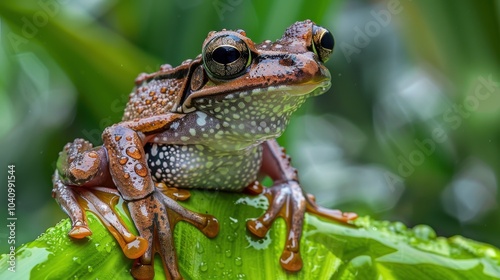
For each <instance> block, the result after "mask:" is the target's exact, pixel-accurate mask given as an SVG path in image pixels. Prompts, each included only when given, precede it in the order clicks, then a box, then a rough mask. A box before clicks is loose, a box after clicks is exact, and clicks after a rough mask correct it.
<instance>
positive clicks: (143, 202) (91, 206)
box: [53, 20, 356, 279]
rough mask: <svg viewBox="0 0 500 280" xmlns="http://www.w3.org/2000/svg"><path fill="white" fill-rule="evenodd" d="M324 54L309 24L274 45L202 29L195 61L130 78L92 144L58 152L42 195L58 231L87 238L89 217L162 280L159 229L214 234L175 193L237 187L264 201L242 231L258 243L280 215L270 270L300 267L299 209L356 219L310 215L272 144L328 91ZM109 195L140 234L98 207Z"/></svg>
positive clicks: (168, 242) (325, 45)
mask: <svg viewBox="0 0 500 280" xmlns="http://www.w3.org/2000/svg"><path fill="white" fill-rule="evenodd" d="M332 50H333V37H331V35H330V33H329V32H328V31H327V30H326V29H324V28H321V27H319V26H316V25H315V24H314V23H313V22H311V21H309V20H306V21H303V22H297V23H295V24H293V25H292V26H290V27H289V28H288V29H287V30H286V32H285V34H284V35H283V37H282V38H281V39H279V40H277V41H276V42H271V41H265V42H263V43H261V44H257V45H256V44H254V43H253V42H252V41H251V40H250V39H249V38H247V37H246V34H245V32H244V31H241V30H239V31H226V30H223V31H220V32H210V33H209V35H208V37H207V39H206V40H205V42H204V44H203V53H202V55H200V56H198V57H196V58H195V59H193V60H186V61H184V62H183V63H182V64H181V65H180V66H178V67H175V68H173V67H171V66H170V65H164V66H162V67H161V69H160V71H158V72H156V73H152V74H141V75H139V77H138V78H137V79H136V87H135V88H134V90H133V91H132V93H131V94H130V99H129V102H128V104H127V107H126V108H125V113H124V115H123V119H122V122H120V123H118V124H115V125H113V126H111V127H108V128H106V129H105V131H104V132H103V136H102V137H103V146H100V147H96V148H93V147H92V145H91V144H90V143H88V142H86V141H84V140H81V139H77V140H75V141H74V142H73V143H69V144H67V145H66V146H65V148H64V150H63V152H61V155H60V158H59V161H58V170H56V172H55V174H54V179H53V181H54V189H53V195H54V197H55V198H56V200H57V201H58V202H59V204H60V205H61V207H62V208H63V210H65V211H66V213H67V214H68V215H69V216H70V218H71V220H72V223H73V226H72V230H71V231H70V233H69V235H70V236H72V237H74V238H83V237H85V236H88V235H90V234H91V232H90V229H89V228H88V226H87V222H86V217H85V212H84V210H90V211H92V212H94V213H96V214H97V215H98V216H99V217H100V219H101V220H102V221H103V222H104V224H105V225H106V226H107V227H108V229H109V230H110V231H111V232H112V233H113V234H114V236H115V237H116V238H117V240H118V242H119V243H120V245H121V247H122V249H123V252H124V253H125V254H126V255H127V257H129V258H132V259H136V262H135V264H134V266H133V268H132V271H131V272H132V275H133V276H134V277H135V278H141V279H150V278H153V276H154V273H153V271H154V270H153V267H152V265H153V255H154V254H155V253H159V254H160V256H161V257H162V261H163V263H164V265H165V267H166V268H167V271H166V272H165V273H166V275H167V276H168V277H170V278H173V279H179V278H181V275H180V273H179V269H178V267H177V260H176V253H175V247H174V246H173V236H172V231H171V229H173V227H174V225H171V224H170V223H175V222H176V221H178V220H184V221H187V222H189V223H191V224H193V225H194V226H196V227H197V228H199V229H200V230H201V231H202V232H203V233H204V234H205V235H206V236H208V237H214V236H215V235H217V233H218V229H219V225H218V222H217V220H216V219H215V218H214V217H212V216H210V215H205V214H200V213H195V212H191V211H189V210H186V209H184V208H183V207H182V206H180V205H179V204H178V203H177V202H175V200H177V199H187V197H188V196H189V193H188V192H187V191H185V190H183V189H188V188H204V189H219V190H231V191H241V190H242V189H244V188H245V187H246V190H247V191H248V192H251V193H252V192H253V193H262V192H263V193H264V194H265V195H266V197H267V198H268V199H269V201H270V207H269V209H268V210H267V211H266V213H265V214H264V215H262V216H261V217H260V218H258V219H254V220H251V221H249V222H248V223H247V226H248V229H249V230H250V231H251V232H252V233H253V234H255V235H257V236H259V237H263V236H264V235H265V234H266V232H267V231H268V229H269V228H270V226H271V225H272V223H273V221H274V220H275V219H276V218H277V217H279V216H281V217H283V218H285V221H286V222H287V224H288V238H287V240H286V243H285V248H284V250H283V255H282V256H281V265H282V266H283V268H285V269H286V270H288V271H297V270H300V269H301V267H302V260H301V258H300V251H299V240H300V236H301V231H302V222H303V216H304V213H305V211H310V212H313V213H316V214H319V215H322V216H325V217H328V218H331V219H336V220H340V221H348V220H351V219H353V218H355V217H356V216H355V214H352V213H341V212H340V211H336V210H328V209H324V208H321V207H319V206H317V205H316V204H315V203H314V201H313V200H312V198H310V197H308V196H306V195H304V193H303V192H302V190H301V188H300V186H299V184H298V177H297V172H296V170H295V169H294V168H293V167H291V166H290V160H289V158H288V157H287V156H286V154H285V152H284V150H283V149H282V148H280V147H279V145H278V144H277V142H276V141H275V140H274V139H276V138H277V137H279V136H280V135H281V134H282V132H283V131H284V129H285V127H286V125H287V124H288V120H289V118H290V115H291V114H292V113H293V112H294V111H295V110H296V109H298V108H299V107H300V105H302V103H303V102H305V100H306V99H307V98H308V97H309V96H314V95H317V94H320V93H323V92H325V91H326V90H327V89H328V88H329V86H330V75H329V72H328V70H327V69H326V68H325V67H324V66H323V62H324V61H326V59H328V56H329V54H330V53H331V51H332ZM259 175H267V176H269V177H271V178H272V179H273V180H274V185H273V186H272V187H271V188H266V189H262V188H261V187H259V185H255V181H256V179H257V177H258V176H259ZM105 194H107V195H105ZM116 195H120V196H121V197H123V199H124V200H125V201H127V203H128V208H129V210H130V214H131V217H132V219H133V221H134V223H135V226H136V228H137V230H138V232H139V235H140V236H134V235H133V234H131V233H130V231H129V230H128V229H127V228H126V227H125V226H124V225H123V224H122V223H121V221H120V220H119V219H118V218H117V216H116V213H115V211H114V209H113V208H112V206H111V205H112V203H111V202H110V201H109V197H113V196H116ZM79 198H80V199H83V200H85V201H86V203H85V204H80V201H81V200H79ZM167 209H168V211H167ZM155 242H157V243H156V244H155Z"/></svg>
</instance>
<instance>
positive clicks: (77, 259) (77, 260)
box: [73, 257, 82, 264]
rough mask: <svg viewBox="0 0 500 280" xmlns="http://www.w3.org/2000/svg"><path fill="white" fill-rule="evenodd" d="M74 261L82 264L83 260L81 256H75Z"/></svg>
mask: <svg viewBox="0 0 500 280" xmlns="http://www.w3.org/2000/svg"><path fill="white" fill-rule="evenodd" d="M73 261H74V262H76V263H77V264H82V260H81V259H80V258H79V257H73Z"/></svg>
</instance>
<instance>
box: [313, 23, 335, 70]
mask: <svg viewBox="0 0 500 280" xmlns="http://www.w3.org/2000/svg"><path fill="white" fill-rule="evenodd" d="M334 46H335V40H334V39H333V35H332V33H330V31H328V30H326V29H325V28H323V27H320V26H316V25H314V27H313V51H314V52H315V53H316V54H317V55H318V57H319V59H320V60H321V61H322V62H326V61H327V60H328V59H329V58H330V54H332V52H333V47H334Z"/></svg>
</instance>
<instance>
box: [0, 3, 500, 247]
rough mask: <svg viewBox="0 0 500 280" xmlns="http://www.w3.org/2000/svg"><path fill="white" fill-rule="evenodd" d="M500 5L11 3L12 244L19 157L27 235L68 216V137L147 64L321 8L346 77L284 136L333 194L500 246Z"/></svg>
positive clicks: (4, 38) (149, 68)
mask: <svg viewBox="0 0 500 280" xmlns="http://www.w3.org/2000/svg"><path fill="white" fill-rule="evenodd" d="M499 13H500V1H465V0H464V1H453V3H452V2H445V1H432V0H428V1H410V0H400V1H397V0H390V1H352V0H351V1H305V0H303V1H285V0H281V1H264V0H258V1H249V0H213V1H202V0H191V1H189V0H174V1H148V2H146V1H143V2H141V1H133V2H132V1H113V0H94V1H71V0H66V1H56V0H40V1H1V2H0V32H1V37H0V38H1V39H0V40H1V49H0V120H1V122H0V147H1V155H0V169H2V172H1V174H3V175H2V176H3V177H0V181H1V182H2V183H1V186H2V189H1V191H0V201H1V203H0V205H2V208H3V209H0V220H1V221H2V222H0V225H1V226H0V240H1V242H0V252H1V253H6V252H7V250H8V249H7V248H8V244H7V242H6V238H7V228H6V226H5V224H6V223H7V220H6V217H7V206H6V204H7V203H6V201H7V191H6V185H7V182H6V181H7V171H8V169H7V165H9V164H14V165H15V171H16V217H17V218H18V220H17V229H16V230H17V236H16V238H17V242H18V243H17V244H18V245H20V244H21V243H25V242H28V241H30V240H32V239H34V238H36V237H37V236H38V235H39V234H41V233H42V232H44V231H45V229H46V228H48V227H50V226H52V225H54V224H55V223H57V222H58V221H59V220H61V219H62V218H65V217H66V216H65V214H64V213H63V212H62V211H61V210H60V208H59V207H58V205H57V204H56V203H55V201H54V200H53V199H52V198H51V195H50V193H51V188H52V186H51V175H52V172H53V170H54V168H55V161H56V159H57V155H58V152H59V151H60V150H61V149H62V147H63V146H64V144H65V143H67V142H69V141H72V140H73V139H75V138H78V137H82V138H86V139H88V140H90V141H92V142H93V143H94V144H100V141H101V140H100V133H101V132H102V130H103V129H104V128H105V127H107V126H109V125H111V124H113V123H116V122H118V121H119V120H120V119H121V114H122V112H123V108H124V106H125V103H126V100H127V95H128V93H129V92H130V90H131V89H132V87H133V82H134V79H135V77H136V76H137V74H139V73H141V72H153V71H156V70H157V69H158V68H159V66H160V65H161V64H163V63H170V64H172V65H177V64H179V63H180V62H181V61H183V60H184V59H187V58H194V57H195V56H196V55H197V54H199V53H200V52H201V44H202V42H203V40H204V39H205V37H206V34H207V33H208V31H210V30H220V29H222V28H227V29H238V28H242V29H244V30H246V31H247V35H248V36H249V37H250V38H252V39H253V40H254V41H255V42H261V41H263V40H265V39H272V40H274V39H276V38H279V37H281V35H282V33H283V31H284V30H285V28H286V27H288V26H289V25H291V24H292V23H293V22H295V21H297V20H303V19H306V18H309V19H312V20H314V21H315V22H316V23H318V24H320V25H322V26H324V27H327V28H328V29H330V31H332V32H333V34H334V35H335V38H336V43H337V45H336V50H335V53H334V55H333V58H332V59H330V61H328V63H327V66H328V67H329V69H330V71H331V73H332V80H333V86H332V89H331V90H330V91H329V92H328V93H327V94H324V95H322V96H319V97H317V98H315V99H311V100H309V102H308V103H306V105H305V106H304V108H303V109H302V110H300V112H298V114H296V115H295V117H294V119H293V120H292V122H291V125H290V127H289V129H288V131H287V132H286V134H285V135H284V136H283V137H282V138H280V142H281V143H282V144H284V145H285V146H286V147H287V150H288V152H289V153H290V154H291V155H292V158H293V163H294V164H295V166H296V167H297V168H298V169H299V172H300V173H299V174H300V176H301V179H302V185H303V186H304V188H305V189H306V190H307V191H308V192H310V193H313V194H315V195H316V196H317V198H318V201H319V203H320V204H322V205H324V206H328V207H335V208H341V209H343V210H346V211H355V212H358V213H359V214H360V215H370V216H373V217H375V218H377V219H388V220H400V221H402V222H404V223H406V224H407V225H408V226H414V225H417V224H428V225H430V226H432V227H433V228H435V229H436V231H437V233H438V234H439V235H444V236H451V235H455V234H460V235H464V236H466V237H470V238H473V239H476V240H479V241H483V242H488V243H491V244H493V245H496V246H500V239H498V236H500V208H499V206H498V203H497V201H498V197H499V190H498V175H499V170H500V151H499V148H500V128H499V125H500V72H499V65H500V40H499V38H500V32H499Z"/></svg>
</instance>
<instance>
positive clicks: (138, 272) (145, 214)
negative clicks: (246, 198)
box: [128, 186, 219, 279]
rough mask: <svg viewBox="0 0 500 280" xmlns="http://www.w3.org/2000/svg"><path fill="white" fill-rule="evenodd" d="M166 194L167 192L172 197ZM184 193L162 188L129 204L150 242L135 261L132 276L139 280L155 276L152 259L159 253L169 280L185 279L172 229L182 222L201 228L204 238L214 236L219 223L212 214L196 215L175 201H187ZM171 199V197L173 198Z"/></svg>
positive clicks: (217, 230) (141, 231)
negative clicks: (180, 199) (184, 199)
mask: <svg viewBox="0 0 500 280" xmlns="http://www.w3.org/2000/svg"><path fill="white" fill-rule="evenodd" d="M164 193H168V194H169V196H167V195H165V194H164ZM186 195H187V196H189V194H188V193H187V194H186V191H185V190H182V191H180V193H177V192H176V191H175V189H173V188H163V187H161V186H160V187H159V188H158V189H157V190H155V191H154V192H153V194H151V195H150V196H149V197H146V198H144V199H141V200H137V201H131V202H129V203H128V207H129V210H130V215H131V216H132V219H133V220H134V223H135V225H136V227H137V230H138V231H139V233H140V235H141V236H142V237H144V238H145V239H146V240H147V241H148V243H149V246H148V250H147V251H146V252H145V253H144V254H143V255H142V256H141V257H140V258H139V259H137V260H136V262H135V264H134V266H133V267H132V271H131V272H132V276H133V277H134V278H136V279H152V278H153V277H154V269H153V259H154V258H153V256H154V254H155V253H156V252H158V253H159V254H160V256H161V259H162V262H163V265H164V267H165V270H166V271H168V274H169V277H170V279H182V277H181V274H180V272H179V268H178V265H177V255H176V252H175V245H174V238H173V230H174V227H175V224H177V222H179V221H186V222H188V223H190V224H192V225H194V226H195V227H196V228H198V229H199V230H200V231H201V232H202V233H203V234H204V235H205V236H207V237H210V238H212V237H215V236H216V235H217V234H218V232H219V223H218V221H217V220H216V219H215V218H214V217H213V216H211V215H205V214H201V213H196V212H193V211H190V210H188V209H186V208H184V207H183V206H182V205H180V204H178V203H177V202H176V201H175V199H173V198H172V197H174V198H178V197H182V198H186ZM170 196H171V197H170Z"/></svg>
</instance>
